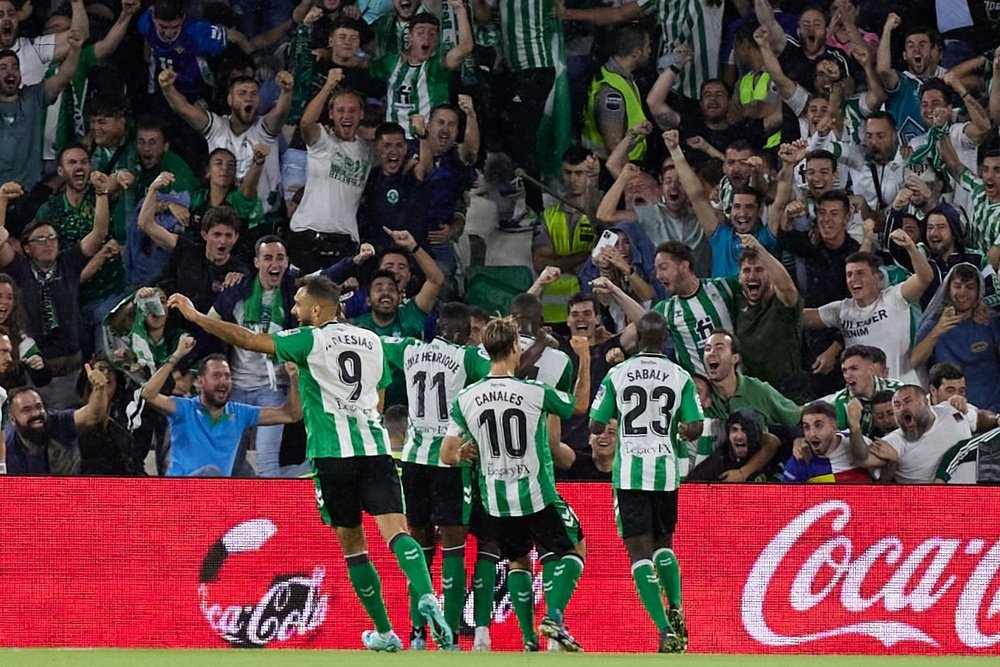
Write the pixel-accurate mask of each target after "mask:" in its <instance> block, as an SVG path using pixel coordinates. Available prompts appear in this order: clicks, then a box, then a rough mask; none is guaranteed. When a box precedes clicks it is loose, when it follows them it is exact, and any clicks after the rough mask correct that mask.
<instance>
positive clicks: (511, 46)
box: [488, 0, 555, 72]
mask: <svg viewBox="0 0 1000 667" xmlns="http://www.w3.org/2000/svg"><path fill="white" fill-rule="evenodd" d="M488 1H489V4H491V5H493V6H497V5H499V8H500V41H501V44H502V45H503V54H504V62H506V63H507V69H509V70H510V71H512V72H520V71H522V70H526V69H535V68H539V67H555V63H554V62H553V60H552V50H551V44H550V37H551V27H550V24H549V21H550V20H551V16H550V15H551V13H552V8H553V5H554V2H553V0H488Z"/></svg>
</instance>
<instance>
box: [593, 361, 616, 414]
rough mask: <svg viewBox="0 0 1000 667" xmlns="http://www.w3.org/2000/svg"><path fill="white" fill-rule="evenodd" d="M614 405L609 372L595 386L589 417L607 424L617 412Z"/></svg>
mask: <svg viewBox="0 0 1000 667" xmlns="http://www.w3.org/2000/svg"><path fill="white" fill-rule="evenodd" d="M615 405H616V403H615V385H614V383H613V382H612V381H611V374H610V373H609V374H607V375H606V376H604V379H603V380H601V386H600V387H598V388H597V393H596V394H595V395H594V400H593V402H592V403H591V404H590V418H591V419H593V420H594V421H595V422H601V423H602V424H607V423H608V422H609V421H611V420H612V419H613V418H614V416H615V413H616V412H617V411H616V409H615Z"/></svg>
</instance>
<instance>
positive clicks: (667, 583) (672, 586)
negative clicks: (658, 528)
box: [653, 549, 681, 609]
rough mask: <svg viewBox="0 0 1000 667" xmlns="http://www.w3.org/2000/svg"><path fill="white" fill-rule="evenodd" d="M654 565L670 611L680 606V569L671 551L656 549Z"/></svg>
mask: <svg viewBox="0 0 1000 667" xmlns="http://www.w3.org/2000/svg"><path fill="white" fill-rule="evenodd" d="M653 563H654V564H655V565H656V576H658V577H659V578H660V586H662V587H663V590H664V592H666V594H667V601H668V602H669V603H670V608H671V609H680V606H681V567H680V565H679V564H678V562H677V556H675V555H674V550H673V549H657V550H656V553H654V554H653Z"/></svg>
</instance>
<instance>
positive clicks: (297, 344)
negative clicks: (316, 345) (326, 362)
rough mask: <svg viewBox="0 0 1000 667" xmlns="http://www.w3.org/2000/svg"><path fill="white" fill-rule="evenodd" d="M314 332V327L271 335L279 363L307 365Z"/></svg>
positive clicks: (288, 330)
mask: <svg viewBox="0 0 1000 667" xmlns="http://www.w3.org/2000/svg"><path fill="white" fill-rule="evenodd" d="M312 332H313V330H312V327H299V328H297V329H287V330H285V331H279V332H277V333H274V334H271V339H272V340H273V341H274V356H275V357H276V358H277V359H278V361H292V362H295V363H297V364H302V363H305V361H306V359H307V358H308V357H309V353H310V352H312V346H313V335H312Z"/></svg>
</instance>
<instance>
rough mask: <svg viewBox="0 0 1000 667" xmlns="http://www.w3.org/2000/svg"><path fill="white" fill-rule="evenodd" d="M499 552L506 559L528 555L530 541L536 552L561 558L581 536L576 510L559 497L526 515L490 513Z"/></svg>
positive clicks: (530, 545) (581, 530) (581, 529)
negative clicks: (537, 548) (539, 509)
mask: <svg viewBox="0 0 1000 667" xmlns="http://www.w3.org/2000/svg"><path fill="white" fill-rule="evenodd" d="M493 522H494V524H495V525H496V534H497V544H498V545H499V547H500V554H501V555H502V556H503V557H504V558H507V559H508V560H517V559H519V558H523V557H524V556H527V555H528V553H529V552H530V551H531V547H532V545H533V544H537V545H538V546H539V553H552V554H553V555H554V556H555V557H556V558H562V557H563V556H565V555H566V554H567V553H569V552H570V551H572V550H573V547H574V546H576V544H577V543H579V542H580V541H581V540H583V528H582V527H581V526H580V520H579V519H577V518H576V514H575V513H574V512H573V510H572V509H571V508H570V506H569V505H567V504H566V503H565V502H564V501H563V500H562V499H561V498H560V499H558V500H557V501H556V502H554V503H552V504H550V505H546V506H545V509H543V510H541V511H539V512H535V513H534V514H529V515H527V516H504V517H493Z"/></svg>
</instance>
